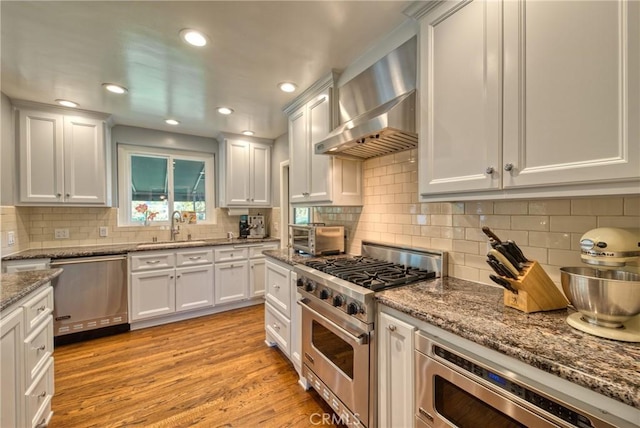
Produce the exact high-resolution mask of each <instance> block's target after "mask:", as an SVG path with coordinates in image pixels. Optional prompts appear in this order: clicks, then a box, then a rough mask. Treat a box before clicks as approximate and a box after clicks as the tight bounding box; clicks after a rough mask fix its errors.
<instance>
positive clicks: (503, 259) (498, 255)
mask: <svg viewBox="0 0 640 428" xmlns="http://www.w3.org/2000/svg"><path fill="white" fill-rule="evenodd" d="M489 255H491V256H493V257H495V258H496V259H497V260H498V262H499V263H500V265H501V266H504V267H505V268H507V270H509V271H510V272H511V273H512V274H513V275H515V278H513V279H517V278H518V275H519V274H520V272H519V271H518V269H516V268H515V267H514V266H513V264H512V263H511V262H510V261H509V260H508V259H507V258H506V257H505V256H504V255H503V254H502V253H501V252H500V251H498V250H496V249H491V250H489V254H487V256H489Z"/></svg>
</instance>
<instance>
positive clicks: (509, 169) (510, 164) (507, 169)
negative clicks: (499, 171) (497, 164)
mask: <svg viewBox="0 0 640 428" xmlns="http://www.w3.org/2000/svg"><path fill="white" fill-rule="evenodd" d="M504 170H505V171H512V170H513V164H512V163H506V164H504Z"/></svg>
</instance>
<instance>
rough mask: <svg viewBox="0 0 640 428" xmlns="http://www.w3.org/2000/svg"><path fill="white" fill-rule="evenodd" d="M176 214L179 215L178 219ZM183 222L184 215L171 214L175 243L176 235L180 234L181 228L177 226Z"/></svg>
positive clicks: (172, 236)
mask: <svg viewBox="0 0 640 428" xmlns="http://www.w3.org/2000/svg"><path fill="white" fill-rule="evenodd" d="M176 214H178V217H177V218H176ZM181 221H182V214H180V211H174V212H173V213H172V214H171V240H172V241H175V240H176V235H177V234H179V233H180V226H179V225H178V224H177V222H181Z"/></svg>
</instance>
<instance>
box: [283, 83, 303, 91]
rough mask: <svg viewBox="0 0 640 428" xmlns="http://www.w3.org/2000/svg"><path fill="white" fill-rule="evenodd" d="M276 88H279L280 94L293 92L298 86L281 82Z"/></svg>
mask: <svg viewBox="0 0 640 428" xmlns="http://www.w3.org/2000/svg"><path fill="white" fill-rule="evenodd" d="M278 88H280V90H281V91H282V92H293V91H295V90H296V89H297V88H298V86H297V85H296V84H295V83H292V82H281V83H278Z"/></svg>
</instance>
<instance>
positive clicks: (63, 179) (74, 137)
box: [17, 108, 110, 206]
mask: <svg viewBox="0 0 640 428" xmlns="http://www.w3.org/2000/svg"><path fill="white" fill-rule="evenodd" d="M17 114H18V118H19V126H18V138H17V141H18V145H19V147H18V150H17V151H18V153H19V156H20V161H19V165H20V200H19V201H18V202H19V204H22V205H58V204H67V205H74V206H83V205H85V206H104V205H108V204H109V203H110V198H109V179H108V175H109V171H108V170H107V156H108V153H107V142H106V138H105V133H106V132H107V130H106V126H105V118H106V117H105V118H96V117H85V116H75V115H74V116H71V115H67V114H66V113H65V114H63V113H60V112H58V111H57V110H54V109H52V110H51V111H44V110H42V111H41V110H34V109H29V108H20V109H19V110H17Z"/></svg>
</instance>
